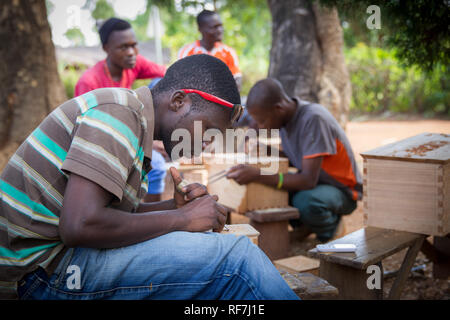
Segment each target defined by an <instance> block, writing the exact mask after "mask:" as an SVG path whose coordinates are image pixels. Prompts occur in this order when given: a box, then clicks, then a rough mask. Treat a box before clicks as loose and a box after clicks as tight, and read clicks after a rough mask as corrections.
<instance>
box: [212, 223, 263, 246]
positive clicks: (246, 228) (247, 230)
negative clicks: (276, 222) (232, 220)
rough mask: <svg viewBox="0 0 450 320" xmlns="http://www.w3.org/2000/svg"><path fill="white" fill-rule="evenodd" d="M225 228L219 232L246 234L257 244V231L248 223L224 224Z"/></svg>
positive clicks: (237, 234)
mask: <svg viewBox="0 0 450 320" xmlns="http://www.w3.org/2000/svg"><path fill="white" fill-rule="evenodd" d="M225 227H226V228H224V230H222V232H221V234H233V235H235V236H246V237H249V238H250V240H251V241H252V242H253V243H254V244H256V245H258V244H259V241H258V237H259V234H260V233H259V231H258V230H256V229H255V228H253V227H252V226H251V225H249V224H226V225H225ZM227 229H228V230H227Z"/></svg>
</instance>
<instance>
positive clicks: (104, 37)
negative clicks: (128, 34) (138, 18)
mask: <svg viewBox="0 0 450 320" xmlns="http://www.w3.org/2000/svg"><path fill="white" fill-rule="evenodd" d="M127 29H131V24H130V23H129V22H128V21H125V20H122V19H119V18H109V19H108V20H106V21H105V22H104V23H103V24H102V26H101V27H100V30H98V33H99V34H100V40H101V42H102V45H105V44H106V43H107V42H108V39H109V35H110V34H111V33H112V32H113V31H122V30H127Z"/></svg>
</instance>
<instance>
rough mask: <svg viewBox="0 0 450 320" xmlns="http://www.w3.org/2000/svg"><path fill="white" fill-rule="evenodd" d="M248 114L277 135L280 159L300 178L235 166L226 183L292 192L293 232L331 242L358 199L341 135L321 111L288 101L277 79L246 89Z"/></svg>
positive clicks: (356, 177)
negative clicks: (295, 212) (254, 184)
mask: <svg viewBox="0 0 450 320" xmlns="http://www.w3.org/2000/svg"><path fill="white" fill-rule="evenodd" d="M247 110H248V113H249V114H250V116H251V117H252V118H253V119H254V120H255V121H256V122H257V124H258V127H259V128H264V129H279V130H280V137H281V143H282V146H283V153H284V154H285V155H286V156H287V157H288V159H289V161H290V162H291V163H292V165H293V166H295V167H296V168H297V169H298V173H296V174H293V173H292V174H282V173H280V174H274V175H267V174H266V175H264V174H262V173H261V171H260V170H259V169H257V168H255V167H252V166H250V165H238V166H235V167H233V168H232V169H231V170H230V171H229V173H228V178H229V179H234V180H235V181H236V182H237V183H239V184H248V183H250V182H257V183H262V184H265V185H269V186H272V187H274V188H278V189H284V190H287V191H290V192H291V194H292V198H291V203H292V205H293V206H294V207H296V208H297V209H298V210H299V211H300V219H299V221H291V224H292V225H293V227H299V230H301V231H309V232H313V233H315V234H316V236H317V239H318V240H319V241H321V242H327V241H329V240H330V239H331V238H333V237H335V236H336V235H337V234H339V233H340V230H338V226H339V223H340V221H341V216H342V215H346V214H350V213H352V212H353V211H354V210H355V209H356V205H357V200H360V199H361V197H362V178H361V174H360V172H359V169H358V166H357V164H356V161H355V158H354V154H353V151H352V148H351V145H350V142H349V140H348V138H347V136H346V134H345V132H344V130H343V129H342V128H341V127H340V126H339V124H338V122H337V121H336V119H335V118H334V117H333V116H332V115H331V113H330V112H329V111H328V110H327V109H326V108H325V107H323V106H322V105H320V104H317V103H311V102H308V101H304V100H301V99H299V98H297V97H290V96H288V95H287V93H286V92H285V90H284V88H283V87H282V85H281V83H280V82H279V81H277V80H276V79H270V78H268V79H264V80H260V81H258V82H257V83H256V84H255V85H254V86H253V87H252V89H250V92H249V94H248V98H247ZM306 234H307V232H305V235H306Z"/></svg>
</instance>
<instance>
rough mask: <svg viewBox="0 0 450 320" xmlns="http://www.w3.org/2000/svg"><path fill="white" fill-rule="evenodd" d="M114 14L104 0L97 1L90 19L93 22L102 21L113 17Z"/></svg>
mask: <svg viewBox="0 0 450 320" xmlns="http://www.w3.org/2000/svg"><path fill="white" fill-rule="evenodd" d="M115 15H116V13H115V12H114V9H113V7H112V6H111V5H110V4H109V3H108V1H106V0H97V2H96V3H95V8H94V10H93V11H92V18H94V19H95V20H104V19H108V18H111V17H114V16H115Z"/></svg>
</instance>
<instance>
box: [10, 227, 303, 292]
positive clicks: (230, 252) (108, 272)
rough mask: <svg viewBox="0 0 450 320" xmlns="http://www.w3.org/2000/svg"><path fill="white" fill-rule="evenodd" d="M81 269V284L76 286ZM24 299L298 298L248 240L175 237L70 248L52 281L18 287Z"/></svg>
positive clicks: (31, 278) (40, 276)
mask: <svg viewBox="0 0 450 320" xmlns="http://www.w3.org/2000/svg"><path fill="white" fill-rule="evenodd" d="M74 266H76V267H79V269H78V270H79V273H78V274H79V277H78V279H79V285H77V282H76V281H74V279H75V278H74V275H76V272H75V271H73V270H74ZM19 296H20V297H21V299H80V300H81V299H167V300H171V299H203V300H207V299H243V300H246V299H248V300H251V299H286V300H287V299H298V298H297V296H296V295H295V293H294V292H293V291H292V290H291V289H290V288H289V286H288V285H287V283H286V282H285V281H284V280H283V278H282V277H281V276H280V274H279V272H278V271H277V269H276V268H275V267H274V266H273V264H272V263H271V262H270V260H269V259H268V258H267V256H266V255H265V254H264V253H263V252H262V251H261V250H260V249H259V248H258V247H257V246H255V245H254V244H253V243H252V242H251V241H250V240H249V239H248V238H247V237H244V236H240V237H237V236H234V235H222V234H217V233H212V232H205V233H190V232H172V233H169V234H166V235H163V236H160V237H158V238H155V239H152V240H148V241H144V242H142V243H138V244H135V245H131V246H127V247H122V248H118V249H91V248H72V249H69V251H68V252H67V253H66V254H65V256H64V258H63V259H62V260H61V262H60V263H59V265H58V267H57V269H56V270H55V272H54V273H53V274H52V275H51V276H50V277H49V278H48V277H47V276H46V273H45V272H44V270H43V269H38V270H37V271H35V272H33V273H30V274H29V275H27V276H26V277H25V279H24V280H22V283H20V284H19Z"/></svg>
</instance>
